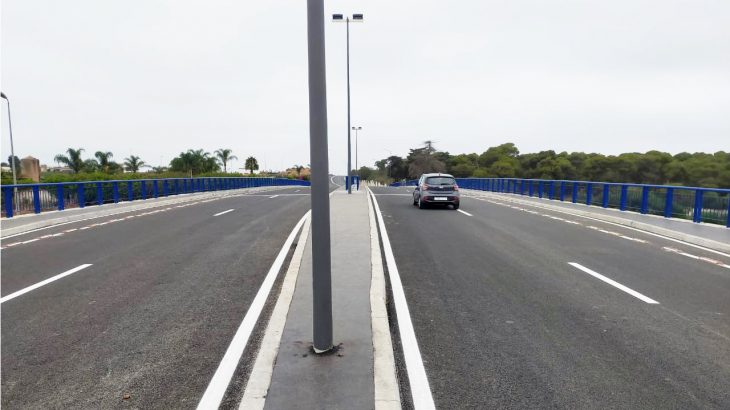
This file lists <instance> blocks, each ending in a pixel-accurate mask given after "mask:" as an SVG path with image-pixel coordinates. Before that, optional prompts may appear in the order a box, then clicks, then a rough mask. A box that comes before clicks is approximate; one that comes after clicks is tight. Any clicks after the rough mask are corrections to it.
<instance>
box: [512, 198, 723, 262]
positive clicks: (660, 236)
mask: <svg viewBox="0 0 730 410" xmlns="http://www.w3.org/2000/svg"><path fill="white" fill-rule="evenodd" d="M500 199H501V198H500ZM526 206H532V207H535V208H540V209H544V208H543V207H542V206H539V205H535V204H526ZM550 210H551V211H553V212H559V213H562V214H567V215H572V216H574V217H578V218H585V219H589V220H591V221H596V222H600V223H604V224H609V225H613V226H618V227H619V228H623V229H630V230H632V231H636V232H641V233H643V234H645V235H651V236H656V237H657V238H662V239H666V240H668V241H672V242H676V243H681V244H682V245H687V246H691V247H693V248H697V249H701V250H703V251H705V252H711V253H714V254H717V255H722V256H725V257H727V258H730V254H727V253H725V252H721V251H716V250H714V249H710V248H706V247H704V246H701V245H695V244H693V243H689V242H685V241H683V240H680V239H674V238H670V237H668V236H664V235H660V234H658V233H654V232H649V231H644V230H641V229H639V228H634V227H631V226H626V225H621V224H617V223H615V222H608V221H604V220H602V219H598V218H593V217H590V216H585V215H576V214H574V213H571V212H570V211H563V210H558V209H550Z"/></svg>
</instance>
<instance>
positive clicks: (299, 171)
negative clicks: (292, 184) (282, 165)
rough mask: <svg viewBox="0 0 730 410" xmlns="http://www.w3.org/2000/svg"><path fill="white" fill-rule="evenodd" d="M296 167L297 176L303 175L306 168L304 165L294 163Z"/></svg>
mask: <svg viewBox="0 0 730 410" xmlns="http://www.w3.org/2000/svg"><path fill="white" fill-rule="evenodd" d="M294 169H296V170H297V177H300V176H302V170H303V169H304V165H294Z"/></svg>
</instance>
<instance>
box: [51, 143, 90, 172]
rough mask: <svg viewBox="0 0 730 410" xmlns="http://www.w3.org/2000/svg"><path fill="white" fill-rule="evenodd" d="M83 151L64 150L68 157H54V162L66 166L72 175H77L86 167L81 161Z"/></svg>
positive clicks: (81, 149) (60, 155)
mask: <svg viewBox="0 0 730 410" xmlns="http://www.w3.org/2000/svg"><path fill="white" fill-rule="evenodd" d="M83 151H84V149H83V148H79V149H73V148H69V149H67V150H66V153H67V154H68V155H63V154H58V155H56V157H55V158H54V160H55V161H56V162H58V163H59V164H63V165H66V166H67V167H69V168H71V170H72V171H73V172H74V173H76V174H78V173H79V172H81V171H82V170H84V169H85V168H86V167H87V166H88V165H87V164H85V163H84V160H82V159H81V153H82V152H83Z"/></svg>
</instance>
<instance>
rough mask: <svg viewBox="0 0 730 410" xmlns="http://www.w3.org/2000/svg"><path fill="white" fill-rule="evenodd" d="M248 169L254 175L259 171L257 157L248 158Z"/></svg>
mask: <svg viewBox="0 0 730 410" xmlns="http://www.w3.org/2000/svg"><path fill="white" fill-rule="evenodd" d="M246 169H248V170H249V171H251V174H253V172H254V171H255V170H257V169H259V162H258V161H257V160H256V158H255V157H248V158H246Z"/></svg>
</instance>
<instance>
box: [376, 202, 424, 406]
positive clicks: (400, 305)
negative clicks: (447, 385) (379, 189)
mask: <svg viewBox="0 0 730 410" xmlns="http://www.w3.org/2000/svg"><path fill="white" fill-rule="evenodd" d="M367 190H368V192H369V193H370V195H371V197H372V200H373V205H374V206H375V214H376V216H377V219H378V227H379V228H380V237H381V239H382V241H383V250H384V251H385V263H386V265H387V266H388V276H389V277H390V285H391V290H392V292H393V301H394V303H395V311H396V315H397V316H398V332H399V334H400V338H401V345H402V346H403V357H404V358H405V362H406V370H407V372H408V382H409V383H410V387H411V396H412V397H413V407H414V408H416V409H418V410H422V409H435V408H436V406H435V404H434V402H433V396H432V395H431V388H430V387H429V384H428V377H427V376H426V369H425V368H424V367H423V360H422V359H421V351H420V350H419V348H418V340H417V339H416V333H415V330H414V329H413V323H412V322H411V314H410V312H409V310H408V302H407V301H406V295H405V292H404V291H403V284H402V283H401V280H400V274H399V273H398V266H397V265H396V263H395V256H394V255H393V248H391V246H390V239H389V238H388V231H387V230H386V229H385V222H384V221H383V214H382V213H381V212H380V206H379V205H378V200H377V198H375V195H374V194H373V192H372V191H371V190H370V188H367Z"/></svg>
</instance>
